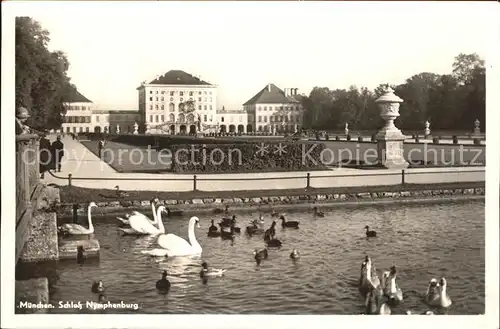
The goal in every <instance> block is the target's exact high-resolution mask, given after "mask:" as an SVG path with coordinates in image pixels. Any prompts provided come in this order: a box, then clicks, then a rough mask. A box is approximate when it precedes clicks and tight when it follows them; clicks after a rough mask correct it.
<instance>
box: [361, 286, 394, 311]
mask: <svg viewBox="0 0 500 329" xmlns="http://www.w3.org/2000/svg"><path fill="white" fill-rule="evenodd" d="M365 310H366V314H377V315H390V314H391V308H390V307H389V305H388V304H387V303H386V302H385V301H384V297H383V296H382V295H380V294H379V293H378V292H377V288H376V287H374V286H371V287H370V290H369V291H368V294H367V295H366V299H365Z"/></svg>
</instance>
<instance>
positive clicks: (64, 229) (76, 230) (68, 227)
mask: <svg viewBox="0 0 500 329" xmlns="http://www.w3.org/2000/svg"><path fill="white" fill-rule="evenodd" d="M94 207H97V205H96V203H95V202H93V201H92V202H90V203H89V206H88V209H87V219H88V222H89V227H88V228H86V227H83V226H82V225H79V224H64V225H61V226H59V227H58V232H59V233H61V234H62V235H84V234H92V233H94V225H93V224H92V217H91V214H90V213H91V210H92V208H94Z"/></svg>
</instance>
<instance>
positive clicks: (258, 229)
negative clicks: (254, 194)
mask: <svg viewBox="0 0 500 329" xmlns="http://www.w3.org/2000/svg"><path fill="white" fill-rule="evenodd" d="M251 224H252V225H251V226H247V227H246V233H247V234H248V235H254V234H260V233H264V229H263V228H261V227H259V225H258V222H257V220H256V219H254V220H253V221H252V222H251Z"/></svg>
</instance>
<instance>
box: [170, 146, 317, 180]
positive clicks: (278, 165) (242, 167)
mask: <svg viewBox="0 0 500 329" xmlns="http://www.w3.org/2000/svg"><path fill="white" fill-rule="evenodd" d="M280 144H281V145H282V146H283V147H285V149H286V153H285V155H286V156H283V154H279V153H277V152H275V151H274V150H275V149H276V146H278V145H280ZM303 145H306V147H305V150H306V152H307V151H309V150H310V149H311V148H312V147H313V146H312V145H311V144H302V143H290V142H288V143H283V142H282V143H276V142H274V143H273V142H269V143H266V146H268V150H270V151H269V152H268V153H265V154H260V153H258V150H259V149H258V147H259V146H260V143H254V144H222V145H220V144H206V145H203V147H202V148H198V151H197V152H194V153H190V152H189V153H188V152H179V153H176V152H177V151H178V150H181V149H184V150H185V149H188V150H189V149H191V145H189V146H188V147H186V145H171V146H170V150H171V152H172V167H171V170H172V171H173V172H176V173H221V172H223V173H228V172H245V171H266V170H267V171H301V170H321V169H325V166H324V165H322V164H321V163H320V161H319V159H320V154H321V152H322V151H323V150H324V149H325V146H324V144H316V145H317V146H316V147H315V148H314V149H312V151H311V152H310V153H308V154H309V155H310V156H311V157H312V158H313V159H315V160H316V162H318V163H315V162H313V161H308V160H307V159H309V158H306V160H305V161H304V159H303ZM216 150H217V151H216ZM240 154H241V156H240ZM193 160H194V161H193ZM212 160H213V161H212Z"/></svg>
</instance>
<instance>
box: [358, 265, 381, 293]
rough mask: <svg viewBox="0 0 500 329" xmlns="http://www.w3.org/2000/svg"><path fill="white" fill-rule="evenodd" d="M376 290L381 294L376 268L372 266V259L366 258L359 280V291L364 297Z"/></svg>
mask: <svg viewBox="0 0 500 329" xmlns="http://www.w3.org/2000/svg"><path fill="white" fill-rule="evenodd" d="M372 287H373V288H375V290H376V291H377V293H378V294H381V293H382V291H381V286H380V279H379V278H378V275H377V270H376V269H375V266H373V265H372V260H371V258H370V257H368V256H366V257H365V261H364V262H363V263H362V264H361V277H360V278H359V290H360V292H361V294H362V295H367V294H368V293H369V292H370V291H371V289H372Z"/></svg>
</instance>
